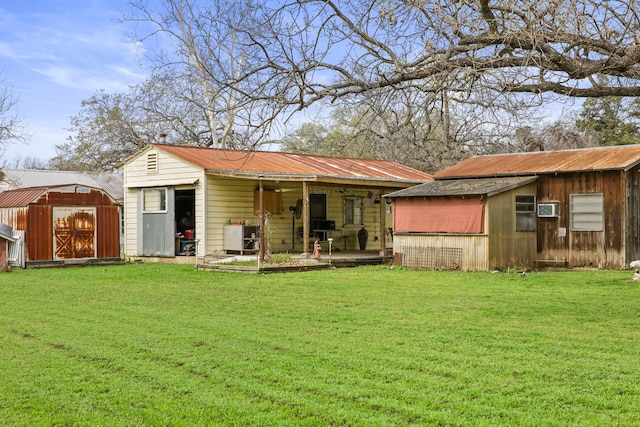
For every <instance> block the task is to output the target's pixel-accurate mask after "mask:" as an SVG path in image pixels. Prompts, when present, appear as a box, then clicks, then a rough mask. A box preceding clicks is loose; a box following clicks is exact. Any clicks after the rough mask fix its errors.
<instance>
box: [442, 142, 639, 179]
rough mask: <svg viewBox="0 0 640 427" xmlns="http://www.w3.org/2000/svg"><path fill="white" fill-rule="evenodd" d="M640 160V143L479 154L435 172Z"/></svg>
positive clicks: (608, 165)
mask: <svg viewBox="0 0 640 427" xmlns="http://www.w3.org/2000/svg"><path fill="white" fill-rule="evenodd" d="M638 163H640V145H621V146H615V147H598V148H586V149H578V150H562V151H539V152H534V153H517V154H498V155H491V156H477V157H471V158H469V159H467V160H464V161H462V162H460V163H458V164H456V165H453V166H451V167H449V168H447V169H444V170H443V171H440V172H438V173H436V174H435V175H434V178H435V179H453V178H463V177H491V176H496V177H497V176H517V175H540V174H552V173H567V172H580V171H605V170H629V169H630V168H632V167H634V166H636V165H637V164H638Z"/></svg>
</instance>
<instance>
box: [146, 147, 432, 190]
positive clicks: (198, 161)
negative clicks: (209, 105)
mask: <svg viewBox="0 0 640 427" xmlns="http://www.w3.org/2000/svg"><path fill="white" fill-rule="evenodd" d="M150 147H156V148H159V149H161V150H164V151H166V152H168V153H170V154H172V155H174V156H176V157H179V158H181V159H183V160H185V161H187V162H189V163H192V164H194V165H196V166H199V167H201V168H203V169H205V170H206V171H207V173H209V174H213V175H233V176H246V177H251V178H256V177H258V176H264V177H265V178H271V179H284V178H290V179H296V178H298V179H312V180H320V181H321V180H323V178H324V179H340V180H373V181H394V182H409V183H420V182H424V181H428V180H431V179H432V177H431V175H429V174H427V173H425V172H421V171H418V170H416V169H413V168H410V167H407V166H403V165H401V164H398V163H395V162H392V161H389V160H374V159H359V158H346V157H329V156H314V155H307V154H294V153H284V152H279V151H237V150H223V149H212V148H203V147H192V146H180V145H165V144H152V145H150Z"/></svg>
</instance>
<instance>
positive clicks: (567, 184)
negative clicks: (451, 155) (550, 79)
mask: <svg viewBox="0 0 640 427" xmlns="http://www.w3.org/2000/svg"><path fill="white" fill-rule="evenodd" d="M515 178H520V179H527V178H535V181H534V182H531V183H526V181H525V183H524V184H522V185H520V186H518V187H515V188H514V189H511V190H509V191H507V192H503V193H501V194H502V195H503V197H507V198H508V200H504V201H502V202H501V203H493V201H492V199H493V197H495V196H491V194H490V193H489V192H487V193H485V194H484V196H482V195H479V194H477V191H474V192H473V193H474V194H467V195H465V196H469V197H472V196H475V197H478V198H480V199H482V200H483V202H484V203H485V209H484V210H483V213H484V215H485V217H484V219H483V221H484V222H483V224H484V228H483V229H481V230H480V229H478V228H475V229H472V230H470V231H469V230H459V229H456V228H453V225H452V224H448V225H446V226H443V227H441V228H440V229H439V230H438V232H435V231H433V230H426V231H423V230H421V229H417V228H415V229H414V225H413V223H412V221H413V220H412V219H411V218H412V217H415V216H424V215H425V214H424V211H423V210H421V209H415V210H413V211H411V210H408V209H405V208H404V207H403V204H409V203H410V202H409V201H408V200H405V197H404V196H403V195H402V193H401V194H397V193H396V194H395V197H394V198H392V200H395V205H396V206H394V209H395V210H396V215H395V218H394V222H397V223H398V226H401V227H402V224H408V225H407V226H404V228H406V229H405V230H403V231H402V232H401V233H399V232H398V230H397V227H396V226H395V225H394V227H396V230H395V231H396V236H394V239H395V240H394V251H398V252H397V253H398V254H401V253H402V252H401V251H402V250H405V251H406V249H400V246H399V244H400V243H402V244H403V245H405V247H412V245H413V246H423V247H433V246H434V245H435V246H437V245H438V244H440V245H441V246H442V247H447V248H452V249H458V250H460V249H461V250H462V255H461V256H462V257H463V259H465V258H467V257H468V258H475V259H476V260H475V261H474V262H473V263H470V264H467V265H466V266H467V267H468V269H478V270H480V269H488V268H494V267H496V266H499V267H503V268H504V267H506V268H508V267H533V266H549V265H550V266H566V267H596V268H611V269H621V268H627V267H628V265H629V262H630V261H632V260H635V259H638V258H640V218H639V215H640V191H638V189H639V185H640V145H626V146H612V147H599V148H588V149H577V150H563V151H548V152H533V153H517V154H501V155H491V156H476V157H472V158H469V159H466V160H464V161H462V162H460V163H458V164H456V165H453V166H451V167H449V168H447V169H445V170H443V171H440V172H438V173H437V174H435V175H434V179H435V181H434V182H437V183H439V184H438V185H442V186H444V184H448V185H452V186H454V187H455V186H457V185H459V186H461V188H465V187H467V188H472V187H473V183H474V182H476V180H478V181H477V184H478V186H480V187H482V180H487V179H515ZM434 188H436V187H434ZM443 188H449V189H450V191H451V192H453V194H450V195H449V196H451V197H449V196H447V195H444V194H443V195H439V194H436V193H434V192H429V191H426V192H425V194H423V195H416V196H411V195H407V197H408V198H412V197H414V198H415V197H417V198H418V199H419V198H427V199H432V200H435V199H438V201H439V203H440V205H441V206H440V210H441V211H443V212H449V213H451V214H453V213H459V212H458V211H459V210H460V209H461V208H460V207H459V206H458V205H456V204H455V203H453V202H454V201H456V200H457V199H459V198H460V197H462V196H461V195H460V193H459V192H458V193H456V192H455V190H451V187H448V186H445V187H443ZM487 189H489V188H487ZM416 191H417V190H416ZM461 191H462V190H461ZM482 191H484V190H482ZM463 192H464V191H463ZM444 197H449V199H446V198H444ZM413 203H417V200H413ZM464 209H467V208H464ZM469 215H471V214H469ZM404 216H407V217H408V218H402V217H404ZM496 218H497V219H498V221H503V222H504V226H501V227H499V228H498V229H494V228H493V225H494V224H493V222H494V221H495V220H496ZM525 218H535V224H533V225H534V227H532V229H531V230H528V229H526V227H528V225H527V224H529V222H528V221H529V220H525ZM505 226H508V227H511V228H509V229H505V228H504V227H505ZM523 227H525V229H523ZM495 233H500V235H498V236H495V235H494V234H495ZM398 234H400V235H398ZM522 235H527V236H528V235H535V245H536V250H535V258H531V257H529V256H528V255H526V256H525V253H524V252H527V253H528V251H529V250H530V249H529V246H527V248H526V249H524V252H522V253H520V252H521V251H519V252H518V255H517V257H515V258H514V257H511V256H506V255H507V254H509V253H510V252H511V251H512V250H513V248H514V247H517V248H519V249H523V248H522V247H521V246H520V245H522V244H525V243H522V242H524V241H526V242H529V239H528V238H524V239H523V238H522ZM463 236H464V237H465V239H466V240H465V242H464V243H459V242H455V243H452V241H454V240H456V238H457V239H461V238H462V237H463ZM473 236H475V237H476V238H479V239H481V240H482V239H484V240H485V241H486V245H484V246H483V245H481V246H480V247H484V248H486V250H485V251H478V250H477V249H474V248H473V247H472V245H471V244H470V243H468V241H467V240H471V237H473ZM513 236H515V237H513ZM514 238H515V239H516V240H518V241H521V243H518V244H517V245H516V246H514V243H513V242H514V241H513V240H512V239H514ZM438 239H440V240H438ZM421 240H424V242H422V241H421ZM463 240H464V239H463ZM439 242H442V243H439ZM491 242H493V243H491ZM530 244H531V243H530V242H529V243H526V245H530ZM496 245H499V246H498V247H496ZM473 251H475V252H473ZM496 253H502V254H503V255H502V256H495V255H494V254H496ZM398 256H400V255H398ZM404 259H405V261H406V262H407V263H413V264H415V265H416V266H420V263H418V262H413V261H410V259H409V258H407V256H404ZM464 266H465V265H464V264H463V267H462V268H464Z"/></svg>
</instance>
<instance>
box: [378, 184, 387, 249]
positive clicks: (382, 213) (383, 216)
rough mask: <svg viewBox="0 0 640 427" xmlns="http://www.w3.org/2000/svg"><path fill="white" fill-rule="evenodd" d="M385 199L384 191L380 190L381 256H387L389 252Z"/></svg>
mask: <svg viewBox="0 0 640 427" xmlns="http://www.w3.org/2000/svg"><path fill="white" fill-rule="evenodd" d="M385 205H386V203H385V201H384V199H383V198H382V191H381V192H380V205H379V206H380V256H385V255H386V252H387V241H386V240H387V227H386V224H387V221H386V219H387V211H386V208H385Z"/></svg>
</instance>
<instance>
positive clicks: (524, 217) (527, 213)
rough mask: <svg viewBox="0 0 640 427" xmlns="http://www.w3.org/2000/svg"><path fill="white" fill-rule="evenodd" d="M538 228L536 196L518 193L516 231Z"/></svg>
mask: <svg viewBox="0 0 640 427" xmlns="http://www.w3.org/2000/svg"><path fill="white" fill-rule="evenodd" d="M535 230H536V197H535V196H517V195H516V231H535Z"/></svg>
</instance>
